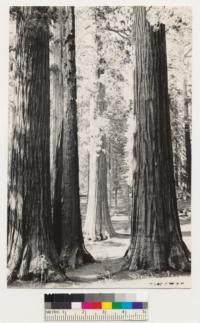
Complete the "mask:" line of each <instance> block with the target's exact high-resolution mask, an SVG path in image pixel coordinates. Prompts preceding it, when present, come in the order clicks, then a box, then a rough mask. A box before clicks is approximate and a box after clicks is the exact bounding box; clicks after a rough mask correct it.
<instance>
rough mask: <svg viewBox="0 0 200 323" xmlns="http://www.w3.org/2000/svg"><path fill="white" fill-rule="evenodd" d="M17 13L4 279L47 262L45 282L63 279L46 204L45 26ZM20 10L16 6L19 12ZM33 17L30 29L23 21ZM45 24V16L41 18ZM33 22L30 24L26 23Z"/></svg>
mask: <svg viewBox="0 0 200 323" xmlns="http://www.w3.org/2000/svg"><path fill="white" fill-rule="evenodd" d="M46 10H47V9H45V7H32V8H31V7H22V8H20V15H18V16H17V37H18V45H17V49H16V57H17V64H18V86H17V104H16V112H15V120H13V127H14V131H13V138H12V155H11V169H10V180H9V188H8V270H9V273H8V282H11V281H12V280H13V279H15V278H16V277H19V278H21V279H25V278H29V277H33V276H38V277H39V278H41V273H42V266H43V263H44V261H45V263H46V266H47V267H48V269H49V270H48V275H47V276H48V278H47V279H49V280H51V279H52V280H54V281H55V280H56V279H63V275H62V274H61V273H60V272H59V270H58V269H57V268H58V267H57V263H58V257H57V253H56V250H55V246H54V242H53V237H52V222H51V208H50V157H49V156H50V153H49V147H50V142H49V140H50V100H49V30H48V22H46V23H44V24H41V22H40V21H39V20H40V19H42V18H38V16H39V15H38V13H39V14H40V15H41V17H43V16H44V15H46ZM18 13H19V10H18ZM31 19H33V24H34V33H33V30H31V27H30V29H28V28H27V24H28V23H30V20H31ZM43 22H44V19H43ZM30 26H31V25H30Z"/></svg>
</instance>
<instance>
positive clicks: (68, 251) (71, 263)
mask: <svg viewBox="0 0 200 323" xmlns="http://www.w3.org/2000/svg"><path fill="white" fill-rule="evenodd" d="M94 262H95V260H94V258H93V257H92V256H91V255H90V253H89V252H88V251H87V250H86V249H85V247H84V245H82V246H79V247H74V248H69V247H66V248H64V249H63V250H62V251H61V254H60V262H59V263H60V267H61V268H62V269H63V270H64V271H65V272H67V270H68V269H76V268H78V267H80V266H82V265H84V264H89V263H94Z"/></svg>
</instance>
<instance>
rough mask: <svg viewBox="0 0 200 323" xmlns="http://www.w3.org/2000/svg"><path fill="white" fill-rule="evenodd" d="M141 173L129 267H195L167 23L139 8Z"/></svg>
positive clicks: (138, 140) (138, 147)
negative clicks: (178, 164) (171, 99)
mask: <svg viewBox="0 0 200 323" xmlns="http://www.w3.org/2000/svg"><path fill="white" fill-rule="evenodd" d="M135 33H136V44H135V46H136V87H135V88H136V89H137V91H136V92H135V102H136V119H137V135H136V162H137V166H136V172H135V179H134V186H135V187H134V203H133V212H132V224H131V243H130V246H129V248H128V250H127V252H126V257H127V264H128V268H129V270H138V269H150V270H151V269H152V270H166V269H174V270H190V262H189V260H188V257H189V251H188V249H187V247H186V245H185V244H184V242H183V240H182V235H181V229H180V223H179V218H178V213H177V204H176V193H175V182H174V174H173V159H172V143H171V129H170V115H169V107H168V84H167V60H166V40H165V27H164V25H160V26H159V29H158V30H157V31H154V30H153V27H151V26H150V24H149V22H148V21H147V19H146V12H145V8H144V7H136V8H135Z"/></svg>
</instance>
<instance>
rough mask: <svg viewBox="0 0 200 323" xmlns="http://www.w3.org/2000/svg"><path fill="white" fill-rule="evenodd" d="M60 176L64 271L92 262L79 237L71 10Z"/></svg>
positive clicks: (70, 14)
mask: <svg viewBox="0 0 200 323" xmlns="http://www.w3.org/2000/svg"><path fill="white" fill-rule="evenodd" d="M65 29H66V30H65V39H64V42H65V44H66V45H65V46H66V47H65V54H64V55H65V62H64V66H65V69H64V80H65V85H64V86H66V88H65V90H64V119H63V172H62V194H63V200H62V215H61V225H60V228H61V232H60V236H61V253H60V261H61V265H62V266H63V267H64V268H65V269H67V268H68V267H71V268H75V267H76V266H78V265H81V264H83V263H87V262H93V261H94V260H93V258H92V256H91V255H90V254H89V253H88V252H87V251H86V249H85V246H84V241H83V235H82V226H81V214H80V199H79V171H78V170H79V162H78V138H77V104H76V64H75V18H74V8H73V7H66V23H65Z"/></svg>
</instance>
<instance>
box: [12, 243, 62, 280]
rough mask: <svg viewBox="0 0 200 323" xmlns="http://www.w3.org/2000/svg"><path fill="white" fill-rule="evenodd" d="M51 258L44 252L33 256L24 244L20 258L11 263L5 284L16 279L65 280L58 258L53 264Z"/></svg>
mask: <svg viewBox="0 0 200 323" xmlns="http://www.w3.org/2000/svg"><path fill="white" fill-rule="evenodd" d="M51 258H52V257H50V256H47V255H45V254H38V255H36V256H35V257H33V256H32V255H31V250H30V248H28V246H26V247H25V248H24V251H23V255H22V257H21V259H18V260H17V262H16V264H12V269H11V270H10V271H9V274H8V277H7V284H8V285H10V284H11V283H12V282H13V281H14V280H16V279H20V280H36V281H40V282H41V283H47V282H55V281H56V282H63V281H65V280H66V277H65V275H64V273H63V272H62V271H61V269H60V267H59V265H58V260H57V259H56V261H55V262H54V264H53V262H52V261H51Z"/></svg>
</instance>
